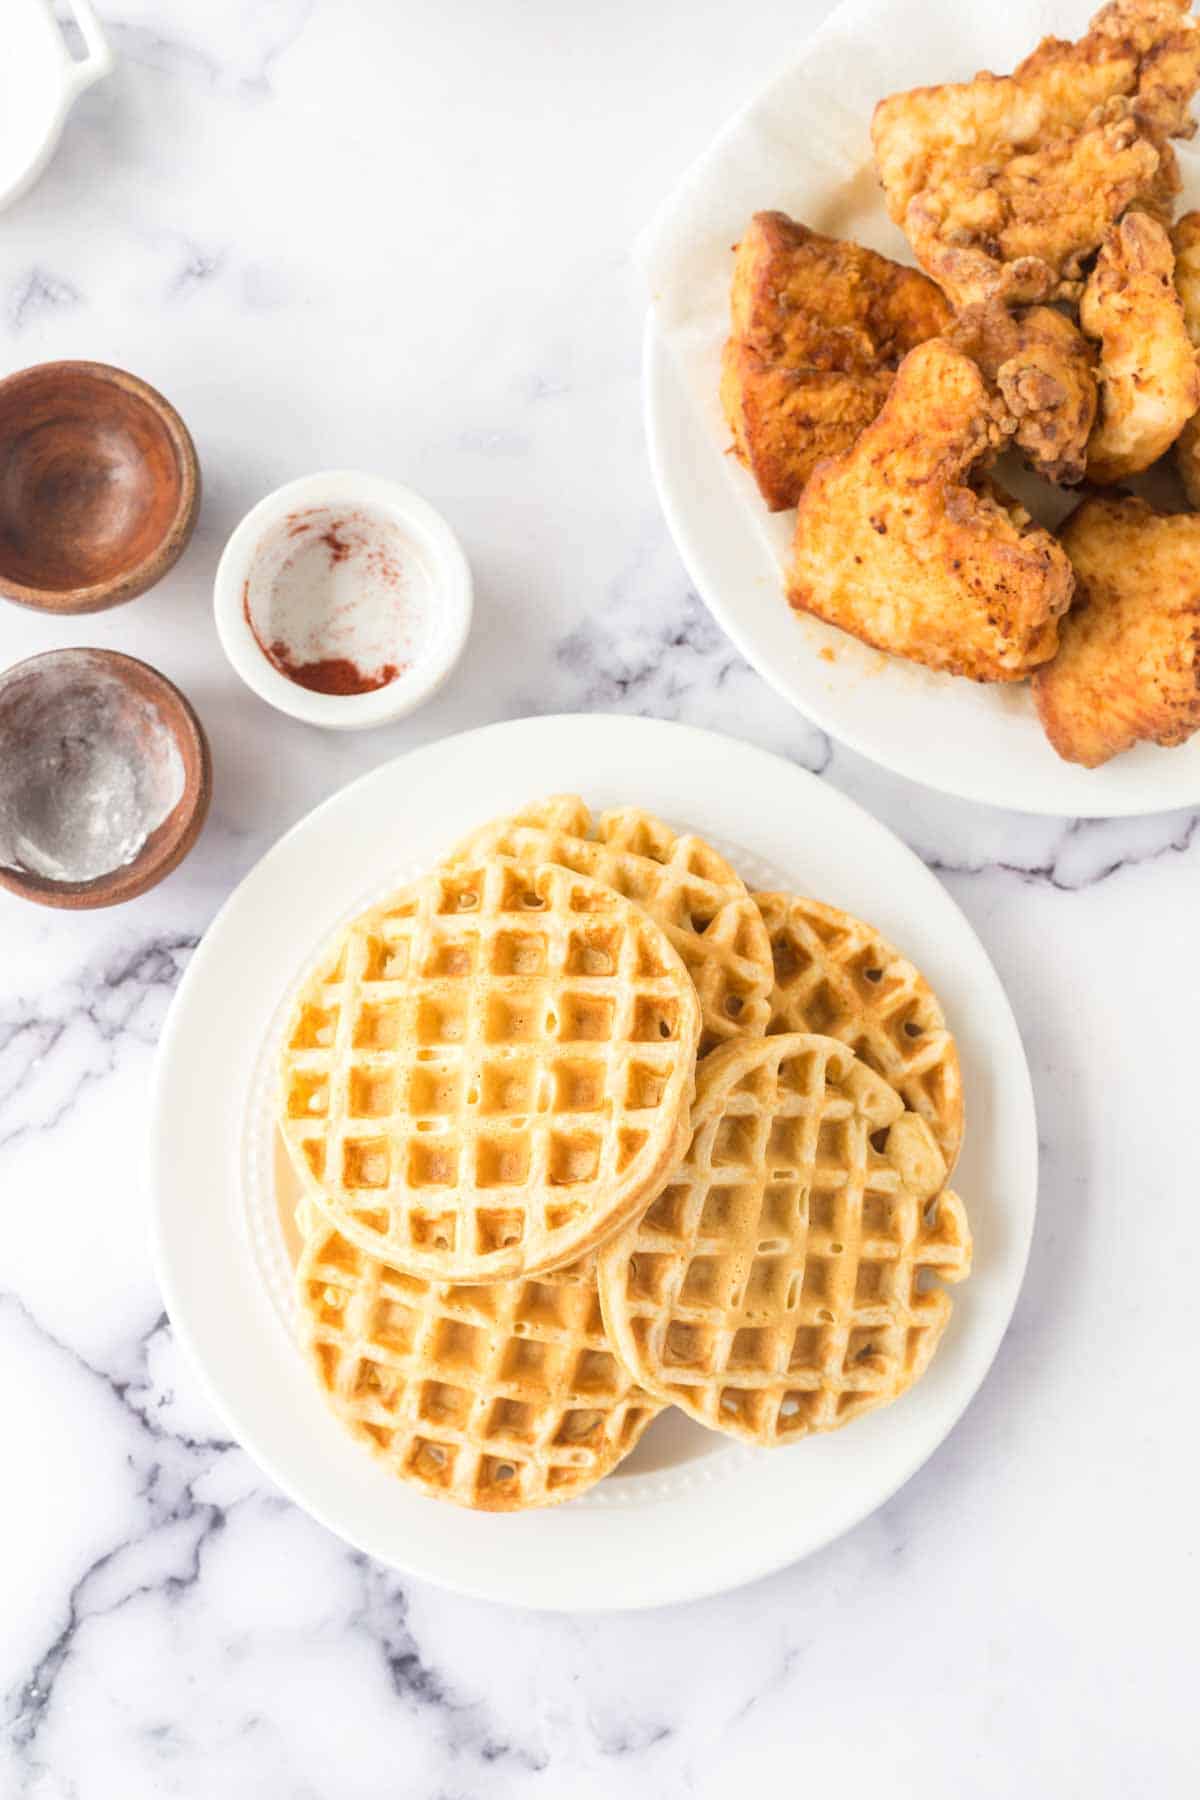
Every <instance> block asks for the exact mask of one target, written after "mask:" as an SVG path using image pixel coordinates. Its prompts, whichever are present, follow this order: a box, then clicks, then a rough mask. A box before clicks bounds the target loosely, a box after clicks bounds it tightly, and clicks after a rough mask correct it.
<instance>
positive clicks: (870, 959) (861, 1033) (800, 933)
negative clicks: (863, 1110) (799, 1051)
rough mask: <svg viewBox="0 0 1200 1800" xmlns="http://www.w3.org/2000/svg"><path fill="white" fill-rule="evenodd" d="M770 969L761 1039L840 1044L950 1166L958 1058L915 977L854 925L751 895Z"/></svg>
mask: <svg viewBox="0 0 1200 1800" xmlns="http://www.w3.org/2000/svg"><path fill="white" fill-rule="evenodd" d="M754 898H755V900H756V902H757V904H758V908H759V911H760V912H761V914H762V916H763V921H764V923H765V925H766V927H767V932H768V934H769V936H770V939H771V952H772V956H773V958H774V963H775V986H774V991H773V992H772V995H771V1019H770V1023H769V1025H768V1026H767V1030H768V1032H772V1033H774V1032H782V1031H815V1032H820V1033H822V1034H823V1035H824V1036H825V1037H833V1038H837V1039H839V1040H840V1042H841V1043H843V1044H848V1045H849V1046H850V1048H851V1049H852V1050H853V1051H854V1053H855V1055H856V1056H858V1057H860V1058H861V1060H862V1061H863V1062H865V1063H866V1064H867V1066H868V1068H871V1069H874V1070H875V1071H876V1072H877V1073H878V1074H880V1075H882V1076H883V1077H884V1079H885V1080H886V1081H887V1082H888V1083H889V1084H890V1085H891V1086H892V1087H894V1088H895V1090H896V1092H897V1093H898V1094H899V1095H900V1096H901V1098H902V1099H903V1101H904V1103H905V1105H906V1106H908V1107H910V1108H911V1110H912V1111H913V1112H915V1113H919V1114H920V1116H921V1118H923V1119H924V1120H925V1122H926V1124H927V1125H928V1126H929V1127H930V1129H931V1131H932V1132H933V1135H934V1137H935V1138H936V1139H937V1141H938V1144H939V1146H940V1148H941V1152H942V1155H943V1156H944V1157H945V1159H946V1165H947V1168H948V1169H952V1168H953V1167H954V1163H955V1160H956V1158H957V1156H958V1151H959V1145H960V1144H961V1142H962V1131H963V1097H962V1076H961V1073H960V1071H959V1066H958V1050H957V1048H956V1047H955V1043H954V1039H953V1038H952V1037H951V1035H950V1032H949V1030H948V1029H947V1026H946V1020H945V1017H944V1015H943V1013H942V1009H941V1007H940V1006H939V1004H938V1001H937V998H936V996H935V994H934V992H933V990H932V988H931V987H930V986H929V983H928V982H927V981H926V980H925V978H924V976H923V975H922V974H921V973H920V972H919V971H918V970H917V969H915V968H914V967H913V965H912V963H910V962H909V961H908V960H907V959H906V958H905V957H903V956H901V954H900V952H899V951H898V950H895V949H893V947H892V946H891V944H889V943H888V941H887V939H886V938H883V937H881V936H880V935H879V933H878V932H877V931H876V930H875V928H874V926H873V925H866V924H864V923H863V921H862V920H861V919H855V918H853V917H852V916H851V915H850V914H849V913H845V912H841V911H839V909H838V908H837V907H836V906H824V905H822V903H821V902H820V901H819V900H807V899H805V898H803V897H802V896H800V895H796V894H755V896H754Z"/></svg>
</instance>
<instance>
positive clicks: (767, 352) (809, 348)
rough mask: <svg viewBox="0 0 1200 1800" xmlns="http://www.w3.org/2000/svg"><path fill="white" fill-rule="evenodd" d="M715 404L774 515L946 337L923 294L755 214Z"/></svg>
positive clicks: (871, 262)
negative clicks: (911, 360) (907, 370)
mask: <svg viewBox="0 0 1200 1800" xmlns="http://www.w3.org/2000/svg"><path fill="white" fill-rule="evenodd" d="M730 313H731V325H732V331H731V336H730V338H729V341H728V343H727V344H726V346H725V351H724V355H723V357H722V363H721V403H722V406H723V408H724V411H725V416H726V418H727V420H728V421H729V427H730V430H731V431H732V433H733V442H734V450H735V453H736V455H737V456H738V458H739V460H740V461H741V462H742V463H744V464H745V466H746V468H748V469H749V471H750V473H751V474H752V475H753V476H754V479H755V481H756V482H757V483H758V487H759V491H760V493H761V494H762V497H763V499H764V500H765V501H766V503H767V506H768V507H769V508H770V510H771V511H772V512H779V511H782V510H783V509H784V508H786V507H789V506H794V505H795V504H796V502H797V500H798V499H799V498H800V495H801V493H802V491H803V489H804V484H805V482H806V481H807V480H808V477H809V475H810V474H811V473H812V470H813V468H814V466H815V465H816V463H817V462H819V461H820V459H821V458H822V457H824V456H830V455H835V454H837V453H838V452H840V451H842V450H847V449H849V447H850V445H851V444H852V443H853V442H854V440H855V438H856V437H857V436H858V434H859V432H860V431H861V430H862V429H863V427H864V426H865V425H867V424H869V422H870V421H871V420H872V419H873V418H874V417H875V415H876V414H877V413H878V411H879V408H880V407H881V406H882V405H883V402H884V400H885V399H886V397H887V393H888V390H889V388H890V387H891V384H892V377H893V374H894V372H895V369H896V368H897V366H898V364H899V363H900V361H901V359H902V357H904V356H905V355H906V354H907V352H908V351H909V350H911V349H912V348H913V346H914V345H915V344H919V343H922V342H923V341H924V340H925V339H926V338H929V337H933V336H934V335H935V334H936V333H937V332H939V331H941V330H943V329H944V327H945V326H946V325H947V323H948V322H949V319H950V309H949V307H948V306H947V304H946V301H945V300H944V298H943V297H942V295H941V294H940V293H939V292H938V290H937V288H936V287H934V285H933V283H932V282H931V281H929V280H927V279H926V277H925V276H924V275H922V274H921V273H920V272H919V271H918V270H916V269H906V268H904V267H902V266H901V265H900V264H899V263H894V262H891V261H890V260H889V259H888V258H887V257H886V256H879V255H877V254H876V252H875V251H873V250H865V249H863V248H862V247H861V246H860V245H858V244H850V243H844V242H842V241H840V240H839V239H837V238H829V237H823V236H822V235H821V234H820V233H819V232H815V231H810V230H809V229H808V227H807V226H806V225H801V224H799V223H798V222H797V221H796V220H794V219H790V218H788V216H787V215H786V213H780V212H763V213H756V214H755V216H754V218H753V219H752V220H751V221H750V224H749V226H748V227H747V229H746V231H745V233H744V234H743V236H742V240H741V242H740V244H739V245H738V247H737V253H736V259H735V262H734V271H733V289H732V295H731V305H730Z"/></svg>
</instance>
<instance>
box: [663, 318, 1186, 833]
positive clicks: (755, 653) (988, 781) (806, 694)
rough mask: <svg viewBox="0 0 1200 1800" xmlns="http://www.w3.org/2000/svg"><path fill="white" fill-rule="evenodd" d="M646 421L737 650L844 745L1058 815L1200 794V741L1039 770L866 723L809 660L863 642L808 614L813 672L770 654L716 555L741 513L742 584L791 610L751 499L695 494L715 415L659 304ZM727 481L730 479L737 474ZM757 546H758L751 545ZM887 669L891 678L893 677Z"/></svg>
mask: <svg viewBox="0 0 1200 1800" xmlns="http://www.w3.org/2000/svg"><path fill="white" fill-rule="evenodd" d="M642 419H643V427H644V430H645V437H646V447H647V455H648V457H649V461H650V469H651V474H652V476H653V478H654V485H655V489H656V491H657V493H658V500H659V505H660V506H661V508H662V511H663V516H664V518H665V519H666V522H667V528H668V530H669V532H670V534H671V537H672V540H673V541H674V544H675V548H676V551H677V552H678V554H679V558H680V561H681V562H682V563H683V566H684V569H685V571H686V572H687V575H688V579H689V580H690V582H691V584H692V586H693V587H694V588H695V590H696V593H697V594H698V595H699V596H700V598H701V600H703V602H704V604H705V606H706V607H707V608H708V610H709V612H711V613H712V615H713V617H714V618H715V619H716V621H717V623H718V624H719V625H720V627H721V629H722V630H723V631H724V632H725V634H726V636H727V637H728V638H729V639H730V640H731V642H732V643H733V645H734V647H735V649H737V650H738V651H739V652H740V654H741V655H742V656H743V657H745V659H746V661H747V662H748V663H749V664H750V666H751V668H753V669H754V670H755V671H756V672H757V673H758V674H759V675H760V676H761V677H762V679H763V680H764V681H765V682H766V683H767V685H768V686H769V687H771V688H773V689H774V691H775V692H776V693H777V694H779V695H780V697H781V698H782V699H784V700H786V701H787V702H788V704H789V705H791V706H793V707H795V709H796V710H797V712H799V713H801V714H802V715H803V716H804V717H805V718H807V719H809V720H811V721H812V723H813V724H814V725H816V726H818V727H819V728H820V729H821V730H822V731H824V732H826V733H828V735H829V736H830V737H831V738H834V739H836V741H837V742H838V743H841V744H844V745H845V746H846V747H847V748H848V749H851V750H854V751H857V752H858V754H859V755H861V756H865V757H867V758H869V759H870V761H872V762H874V763H877V764H878V765H879V766H880V767H882V768H885V769H890V770H892V771H893V773H895V774H897V775H903V776H905V777H906V778H907V779H908V780H910V781H915V782H919V783H920V784H921V786H923V787H927V788H932V789H933V790H935V791H936V792H940V793H945V794H952V795H954V796H956V797H957V798H958V799H962V800H973V801H976V802H979V803H981V804H983V805H987V806H997V807H1004V808H1007V809H1009V810H1012V811H1019V812H1025V813H1034V814H1038V815H1041V816H1047V817H1052V818H1058V817H1068V818H1075V819H1098V818H1138V817H1143V816H1144V815H1146V814H1148V813H1155V812H1168V811H1174V810H1176V809H1178V808H1183V807H1188V806H1194V805H1196V804H1197V803H1200V739H1197V740H1194V741H1193V743H1192V744H1191V745H1190V746H1189V745H1186V744H1185V745H1183V746H1181V747H1180V748H1178V749H1175V750H1164V749H1160V748H1158V747H1157V746H1155V745H1151V744H1140V745H1138V746H1136V747H1135V748H1134V749H1133V750H1129V751H1127V752H1126V753H1125V754H1124V755H1123V756H1119V757H1115V758H1114V759H1113V760H1112V761H1111V762H1110V763H1107V764H1104V765H1103V766H1102V767H1101V768H1099V769H1084V768H1082V767H1081V766H1079V765H1078V764H1075V763H1068V762H1063V761H1061V760H1060V759H1059V758H1057V757H1055V756H1054V755H1053V753H1052V752H1050V751H1049V747H1048V746H1047V758H1046V760H1045V761H1044V762H1043V763H1040V764H1039V766H1038V767H1037V768H1036V770H1034V769H1031V770H1029V771H1026V772H1024V773H1023V774H1021V773H1020V772H1017V773H1014V772H1013V771H1011V770H1010V768H1009V759H1008V757H1007V756H1006V755H1005V754H1004V753H1003V746H1002V745H999V744H998V746H997V753H996V754H995V755H991V754H989V755H988V756H987V757H986V758H983V759H982V760H981V759H978V758H972V760H971V761H970V763H969V764H964V763H963V762H962V760H961V759H956V758H955V757H954V756H953V755H948V754H946V752H945V745H944V743H943V742H942V740H941V739H939V738H937V737H936V735H935V736H934V737H933V738H932V739H929V738H928V737H927V736H926V735H925V734H922V733H921V732H920V731H915V732H913V733H912V734H911V735H910V737H909V740H908V741H907V742H905V741H903V740H902V739H901V738H899V737H898V736H897V734H896V733H895V732H892V733H891V734H889V735H886V736H885V735H883V734H881V733H877V734H872V733H871V732H870V731H868V730H865V729H863V728H862V727H861V726H856V725H855V723H854V722H853V721H852V720H851V719H849V718H847V717H846V715H845V714H844V713H843V712H842V711H841V710H840V709H839V706H838V701H837V689H836V687H834V688H832V689H831V691H830V693H829V694H828V695H827V696H826V695H823V694H822V691H821V686H820V678H819V672H818V671H816V669H815V668H813V669H811V670H809V666H808V665H809V661H810V660H811V659H815V658H816V656H817V648H816V643H815V637H816V634H817V633H822V634H826V633H827V634H828V640H829V642H830V643H831V644H839V643H840V644H841V645H842V646H844V647H845V648H846V649H847V650H851V651H853V652H856V653H859V654H861V651H862V647H861V646H859V645H858V644H857V643H856V642H855V640H853V639H851V638H847V637H846V636H845V635H844V634H843V633H841V632H836V631H834V629H833V628H832V627H825V626H822V625H821V624H819V622H818V621H816V620H805V621H804V623H805V625H806V626H807V627H808V628H809V630H810V632H811V633H812V634H813V637H814V642H813V643H812V644H811V645H809V646H807V648H808V650H809V658H806V659H805V663H804V665H803V666H804V667H805V669H806V671H808V678H807V679H803V680H797V679H795V678H793V676H792V674H791V672H790V670H789V668H788V665H787V663H786V662H785V661H784V660H782V659H776V658H774V657H772V656H771V655H770V654H768V651H767V648H766V646H765V644H764V643H763V642H762V641H761V640H760V636H759V634H758V633H757V632H756V630H755V628H754V625H753V622H752V620H751V619H749V618H748V617H747V615H746V612H745V611H744V610H743V609H742V608H740V607H739V604H738V592H737V584H736V583H735V582H734V581H733V580H728V581H727V580H726V579H725V577H724V576H723V575H722V574H721V573H719V572H718V570H717V569H716V567H715V558H714V555H713V553H712V552H711V550H710V549H708V548H706V543H707V542H709V541H710V540H711V537H712V536H713V535H714V534H715V533H716V532H717V531H718V530H720V529H722V527H721V524H720V519H721V517H722V516H727V517H728V518H729V519H731V520H734V521H735V522H736V523H735V526H734V527H733V529H736V530H737V532H738V534H739V537H743V538H744V540H745V542H746V544H747V549H748V557H749V556H750V555H753V557H754V559H755V565H754V566H755V569H756V571H757V573H754V572H751V573H749V574H748V575H747V577H746V579H745V580H744V581H743V582H742V584H741V585H742V587H743V588H744V587H746V586H749V585H750V583H751V582H752V581H754V580H756V579H759V578H760V577H762V576H763V575H764V573H769V577H770V582H771V586H772V588H773V590H774V592H776V593H777V594H778V601H779V606H780V608H781V609H783V610H784V611H785V612H786V611H787V602H786V600H785V598H784V594H783V584H782V581H781V580H780V579H779V577H778V575H777V573H776V571H775V567H774V564H773V562H772V561H771V559H770V558H769V557H768V555H767V553H766V550H765V547H764V546H763V545H762V544H761V543H759V542H758V541H757V540H756V539H755V538H754V535H753V533H752V531H751V529H750V526H749V522H748V521H747V520H746V519H745V518H744V517H743V516H742V515H743V509H742V506H741V502H740V500H739V498H738V496H737V495H736V494H735V493H734V492H733V490H732V486H731V485H730V487H729V493H728V514H727V515H725V514H724V509H723V508H722V507H721V506H720V505H719V504H718V507H716V508H713V507H711V506H708V505H707V504H705V505H700V504H699V503H697V501H696V498H695V478H694V463H692V462H689V461H687V460H685V459H684V458H682V457H679V456H677V455H675V454H673V452H672V450H671V444H672V441H673V440H679V441H681V442H682V441H689V440H690V441H691V443H693V444H694V445H695V446H696V454H698V455H699V456H702V457H704V456H710V455H712V454H713V450H712V446H711V445H710V444H709V443H708V442H707V437H708V432H707V428H706V426H705V422H704V421H703V420H702V419H701V418H700V417H699V414H698V413H697V412H696V410H695V408H694V406H693V402H692V400H691V398H690V396H689V394H688V393H687V391H686V389H685V385H684V382H683V379H682V377H681V375H680V374H679V372H678V371H677V369H676V368H675V365H674V361H673V359H672V356H671V352H670V350H669V348H668V346H667V344H666V342H665V340H664V338H663V336H662V334H661V332H660V331H659V330H658V327H657V323H656V320H655V313H654V308H653V306H650V307H649V308H648V309H647V312H646V318H645V325H644V329H643V334H642ZM726 481H727V483H728V482H729V481H730V477H727V478H726ZM750 545H753V550H752V551H751V550H750V549H749V546H750ZM746 566H747V569H748V571H749V570H751V564H750V562H749V560H748V561H747V565H746ZM793 622H794V623H795V624H796V629H797V630H799V629H800V623H799V621H796V620H795V619H794V616H793ZM872 654H873V653H872ZM879 660H880V662H881V664H882V663H885V662H886V663H892V662H894V661H895V659H893V658H886V659H885V658H883V657H882V655H881V654H880V658H879ZM883 679H884V680H886V675H885V676H884V677H883ZM945 679H947V680H949V679H951V678H950V677H946V678H945ZM935 702H936V696H934V697H932V698H930V697H927V698H926V701H925V704H926V705H927V706H929V707H930V708H933V707H934V706H935ZM914 710H915V709H914ZM931 722H932V724H933V728H934V732H935V733H936V724H937V721H936V712H934V713H933V714H932V719H931ZM1025 723H1027V724H1028V727H1029V730H1030V731H1031V732H1033V733H1034V734H1038V733H1039V732H1040V727H1039V725H1038V723H1037V720H1036V719H1033V718H1031V719H1029V720H1028V721H1025ZM930 741H932V743H933V744H934V746H935V750H934V753H933V754H930V753H929V752H928V751H927V750H924V749H923V745H925V744H926V743H928V742H930ZM1189 752H1190V754H1189ZM964 768H969V769H970V770H972V771H973V774H972V775H970V776H968V775H967V774H964Z"/></svg>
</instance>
